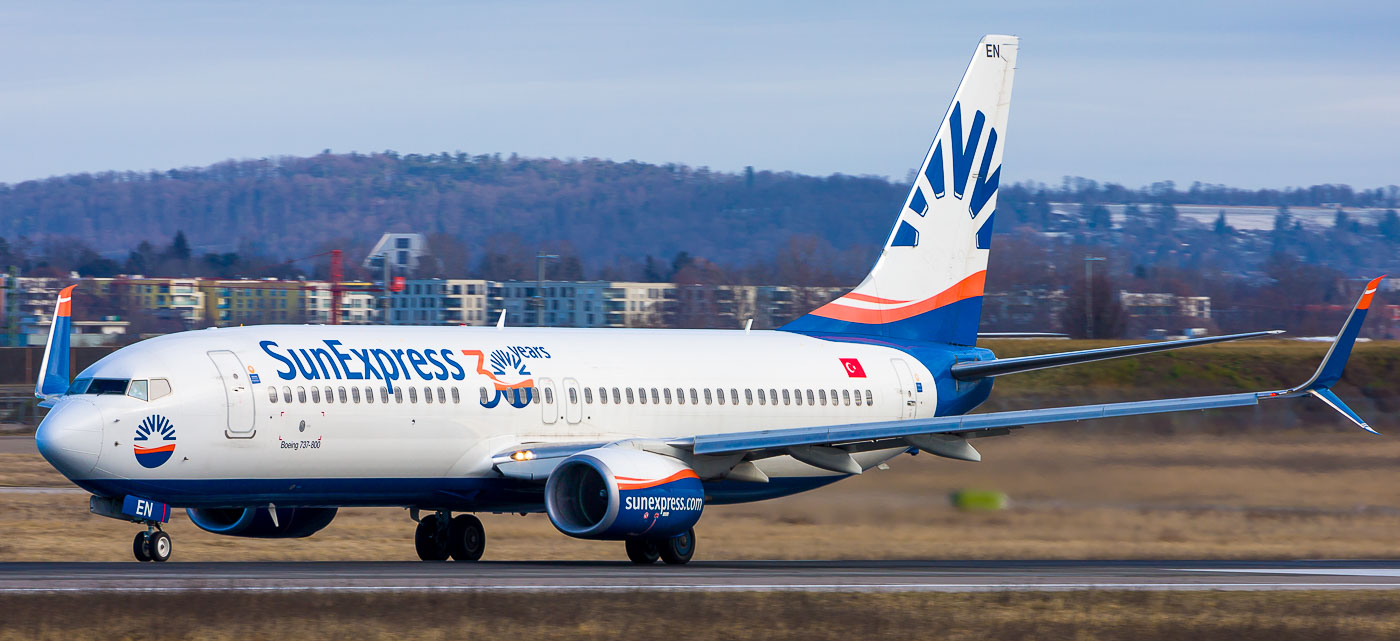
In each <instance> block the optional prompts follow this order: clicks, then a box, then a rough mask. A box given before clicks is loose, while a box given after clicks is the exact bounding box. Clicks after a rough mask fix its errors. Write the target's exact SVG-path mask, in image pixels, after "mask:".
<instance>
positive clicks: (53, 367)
mask: <svg viewBox="0 0 1400 641" xmlns="http://www.w3.org/2000/svg"><path fill="white" fill-rule="evenodd" d="M75 287H77V285H69V286H67V287H64V288H63V291H60V292H59V293H58V301H57V302H56V303H55V304H54V310H53V324H52V325H50V326H49V342H48V344H47V345H45V346H44V360H43V363H42V364H41V365H40V366H39V380H38V382H36V383H35V384H34V395H35V396H37V397H39V398H42V399H47V398H48V397H50V396H60V395H62V394H64V393H66V392H67V391H68V384H69V383H68V353H69V352H68V345H69V340H70V339H69V333H70V331H71V329H72V327H73V321H72V318H71V316H72V301H73V289H74V288H75Z"/></svg>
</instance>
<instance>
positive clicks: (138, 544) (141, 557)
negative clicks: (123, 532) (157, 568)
mask: <svg viewBox="0 0 1400 641" xmlns="http://www.w3.org/2000/svg"><path fill="white" fill-rule="evenodd" d="M150 534H151V533H150V532H137V533H136V539H135V540H133V541H132V542H131V553H132V554H135V555H136V560H137V561H140V562H142V563H145V562H146V561H150V560H151V552H150V549H149V548H148V547H146V542H147V538H148V537H150Z"/></svg>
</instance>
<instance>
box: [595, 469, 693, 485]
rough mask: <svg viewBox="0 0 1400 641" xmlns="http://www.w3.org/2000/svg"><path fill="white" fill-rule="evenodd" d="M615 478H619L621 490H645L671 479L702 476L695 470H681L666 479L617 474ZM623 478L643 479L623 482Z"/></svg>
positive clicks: (618, 482)
mask: <svg viewBox="0 0 1400 641" xmlns="http://www.w3.org/2000/svg"><path fill="white" fill-rule="evenodd" d="M613 478H615V479H617V489H619V490H645V489H647V488H649V487H656V486H658V485H665V484H667V483H670V482H671V481H678V480H680V479H698V478H700V476H699V475H697V474H696V473H695V470H681V471H679V472H676V473H675V474H672V475H670V476H668V477H666V478H664V479H659V480H656V481H642V480H641V479H631V478H628V477H625V476H615V477H613ZM623 479H627V480H629V481H641V482H639V483H623V482H622V481H623Z"/></svg>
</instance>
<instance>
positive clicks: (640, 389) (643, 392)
mask: <svg viewBox="0 0 1400 641" xmlns="http://www.w3.org/2000/svg"><path fill="white" fill-rule="evenodd" d="M637 396H639V397H641V398H639V399H637V400H638V401H639V402H641V404H642V405H646V404H647V388H645V387H638V388H637Z"/></svg>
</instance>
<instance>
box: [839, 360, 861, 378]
mask: <svg viewBox="0 0 1400 641" xmlns="http://www.w3.org/2000/svg"><path fill="white" fill-rule="evenodd" d="M841 366H842V367H845V368H846V376H849V377H851V378H865V368H864V367H861V366H860V361H858V360H856V359H854V358H843V359H841Z"/></svg>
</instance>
